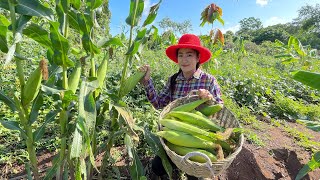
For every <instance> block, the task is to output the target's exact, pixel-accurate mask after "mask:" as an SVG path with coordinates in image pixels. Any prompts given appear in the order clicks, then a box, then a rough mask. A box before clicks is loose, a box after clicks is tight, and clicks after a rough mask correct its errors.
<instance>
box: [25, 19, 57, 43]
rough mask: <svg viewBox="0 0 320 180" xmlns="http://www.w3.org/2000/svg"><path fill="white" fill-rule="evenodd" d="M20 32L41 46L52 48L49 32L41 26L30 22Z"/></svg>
mask: <svg viewBox="0 0 320 180" xmlns="http://www.w3.org/2000/svg"><path fill="white" fill-rule="evenodd" d="M22 33H23V34H24V35H26V36H27V37H29V38H31V39H33V40H35V41H36V42H38V43H39V44H40V45H42V46H43V47H45V48H48V49H52V44H51V41H50V39H49V33H48V32H47V31H46V30H45V29H43V28H42V27H41V26H39V25H37V24H34V23H31V24H30V25H28V26H27V27H26V28H25V29H23V31H22Z"/></svg>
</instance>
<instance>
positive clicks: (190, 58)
mask: <svg viewBox="0 0 320 180" xmlns="http://www.w3.org/2000/svg"><path fill="white" fill-rule="evenodd" d="M198 62H199V57H198V55H197V52H196V51H195V50H193V49H189V48H181V49H179V50H178V64H179V66H180V68H181V70H182V72H184V73H193V72H194V71H196V69H197V68H196V66H197V63H198Z"/></svg>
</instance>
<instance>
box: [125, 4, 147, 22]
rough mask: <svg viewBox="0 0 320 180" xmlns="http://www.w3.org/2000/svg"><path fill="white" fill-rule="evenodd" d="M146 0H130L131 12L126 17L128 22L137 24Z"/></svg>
mask: <svg viewBox="0 0 320 180" xmlns="http://www.w3.org/2000/svg"><path fill="white" fill-rule="evenodd" d="M143 8H144V1H143V0H130V12H129V16H128V17H127V18H126V23H127V24H128V25H129V26H131V27H134V26H137V25H138V23H139V21H140V19H141V16H142V12H143Z"/></svg>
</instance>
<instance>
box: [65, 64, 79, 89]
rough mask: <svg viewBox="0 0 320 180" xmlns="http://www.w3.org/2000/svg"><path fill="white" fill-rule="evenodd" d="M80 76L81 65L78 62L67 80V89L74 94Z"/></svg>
mask: <svg viewBox="0 0 320 180" xmlns="http://www.w3.org/2000/svg"><path fill="white" fill-rule="evenodd" d="M80 76H81V63H80V62H78V63H77V65H76V67H75V68H74V69H73V71H72V72H71V74H70V77H69V78H68V88H69V89H70V90H71V91H72V92H73V93H76V91H77V88H78V85H79V81H80Z"/></svg>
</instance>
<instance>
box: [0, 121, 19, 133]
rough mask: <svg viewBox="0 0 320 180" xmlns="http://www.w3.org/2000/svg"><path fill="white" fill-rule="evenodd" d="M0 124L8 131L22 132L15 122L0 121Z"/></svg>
mask: <svg viewBox="0 0 320 180" xmlns="http://www.w3.org/2000/svg"><path fill="white" fill-rule="evenodd" d="M0 123H1V124H2V126H3V127H5V128H7V129H10V130H16V131H23V130H22V129H21V128H20V126H19V123H18V122H16V121H0Z"/></svg>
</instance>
